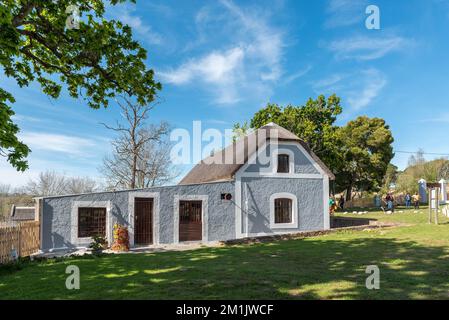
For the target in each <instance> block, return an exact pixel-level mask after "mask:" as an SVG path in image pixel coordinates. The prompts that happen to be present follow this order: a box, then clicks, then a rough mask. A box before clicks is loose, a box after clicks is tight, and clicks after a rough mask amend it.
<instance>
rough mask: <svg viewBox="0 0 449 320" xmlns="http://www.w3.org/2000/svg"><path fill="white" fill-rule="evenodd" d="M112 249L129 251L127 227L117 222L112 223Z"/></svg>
mask: <svg viewBox="0 0 449 320" xmlns="http://www.w3.org/2000/svg"><path fill="white" fill-rule="evenodd" d="M111 249H112V250H113V251H129V233H128V228H127V227H125V226H122V225H120V224H118V223H116V224H115V225H114V243H113V245H112V247H111Z"/></svg>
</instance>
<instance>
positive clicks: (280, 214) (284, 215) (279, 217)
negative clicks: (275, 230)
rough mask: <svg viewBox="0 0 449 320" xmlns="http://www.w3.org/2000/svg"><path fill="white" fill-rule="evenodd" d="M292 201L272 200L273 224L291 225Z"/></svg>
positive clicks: (283, 199)
mask: <svg viewBox="0 0 449 320" xmlns="http://www.w3.org/2000/svg"><path fill="white" fill-rule="evenodd" d="M292 215H293V212H292V199H285V198H279V199H275V200H274V223H292Z"/></svg>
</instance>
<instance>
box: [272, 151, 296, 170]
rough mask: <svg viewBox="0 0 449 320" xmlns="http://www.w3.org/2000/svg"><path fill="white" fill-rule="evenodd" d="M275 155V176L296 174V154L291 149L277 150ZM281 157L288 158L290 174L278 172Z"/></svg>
mask: <svg viewBox="0 0 449 320" xmlns="http://www.w3.org/2000/svg"><path fill="white" fill-rule="evenodd" d="M273 154H274V159H273V162H274V172H273V174H278V175H289V176H290V175H291V174H294V173H295V154H294V153H293V151H292V150H289V149H277V150H275V151H274V152H273ZM279 155H286V156H288V172H278V165H279V164H278V160H279V158H278V157H279Z"/></svg>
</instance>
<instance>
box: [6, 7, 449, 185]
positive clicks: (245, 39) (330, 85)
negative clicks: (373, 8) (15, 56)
mask: <svg viewBox="0 0 449 320" xmlns="http://www.w3.org/2000/svg"><path fill="white" fill-rule="evenodd" d="M370 4H374V5H377V6H378V7H379V8H380V14H381V29H380V30H368V29H366V27H365V19H366V17H367V15H366V14H365V9H366V7H367V6H368V5H370ZM107 14H108V17H111V18H118V19H121V20H122V21H124V22H125V23H127V24H129V25H130V26H131V27H133V29H134V34H135V37H136V39H138V40H140V41H141V43H142V45H143V46H144V47H145V48H147V50H148V52H149V56H148V61H147V63H148V66H149V67H151V68H153V69H154V70H155V72H156V77H157V79H158V80H160V81H161V82H162V83H163V90H162V91H161V93H160V101H159V104H158V105H157V107H156V108H155V109H154V110H153V112H152V113H151V121H152V122H159V121H161V120H166V121H168V122H169V123H170V124H171V125H172V126H173V127H175V128H185V129H188V130H191V128H192V121H194V120H201V121H202V125H203V129H206V128H217V129H219V130H224V129H226V128H230V127H231V126H232V124H233V123H235V122H241V121H244V120H247V119H249V118H250V117H251V116H252V115H253V114H254V112H256V111H257V110H258V109H260V108H261V107H263V106H264V105H265V104H266V103H267V102H273V103H279V104H283V105H284V104H288V103H292V104H296V105H300V104H303V103H304V102H305V101H306V100H307V99H308V98H309V97H316V96H317V95H319V94H322V93H323V94H326V95H329V94H332V93H336V94H337V95H339V96H340V97H341V98H342V106H343V108H344V112H343V114H342V115H341V117H340V118H339V120H338V124H339V125H343V124H345V123H346V122H347V121H348V120H350V119H353V118H355V117H356V116H358V115H368V116H371V117H375V116H376V117H382V118H384V119H386V121H387V123H388V124H389V125H390V126H391V129H392V131H393V134H394V137H395V143H394V147H395V150H397V151H416V150H418V149H419V148H423V149H424V151H426V152H429V153H442V154H448V153H449V146H448V144H447V142H446V140H447V138H446V132H448V130H447V129H448V128H449V102H448V99H447V98H446V96H445V95H446V94H447V93H448V92H449V81H448V75H449V62H448V57H449V38H448V33H447V30H449V1H446V0H432V1H429V0H395V1H391V0H387V1H364V0H360V1H354V0H318V1H309V0H301V1H299V0H291V1H287V0H285V1H282V0H278V1H273V0H270V1H229V0H223V1H200V0H197V1H180V0H178V1H166V0H165V1H142V0H141V1H138V3H137V5H132V4H127V5H120V6H116V7H109V9H108V13H107ZM0 86H1V87H2V88H4V89H6V90H8V91H10V92H11V93H13V95H14V96H15V97H16V100H17V102H16V103H15V104H14V106H13V108H14V110H15V111H16V113H17V115H16V117H15V120H16V122H17V123H18V124H19V125H20V127H21V129H22V132H21V134H20V135H21V137H22V139H23V140H24V141H25V142H26V143H28V144H29V145H30V147H31V148H32V151H33V152H32V154H31V156H30V157H29V160H30V170H29V171H27V172H26V173H23V174H21V173H17V172H15V170H14V169H12V168H10V166H9V165H8V164H7V163H6V161H5V159H0V182H2V183H9V184H12V185H15V186H18V185H21V184H23V183H25V182H26V181H27V180H28V179H29V178H32V177H35V176H36V175H37V174H38V173H39V172H40V171H42V170H47V169H50V170H56V171H59V172H64V173H66V174H68V175H82V176H85V175H87V176H91V177H99V176H100V174H99V173H98V170H97V169H98V167H99V165H100V163H101V159H102V158H103V156H104V155H105V154H106V153H107V152H109V150H110V145H109V140H110V139H111V138H112V137H113V136H112V134H111V132H109V131H108V130H106V129H104V128H103V127H102V126H101V125H100V122H105V123H110V124H112V123H114V122H115V120H116V119H119V117H120V115H119V113H118V109H117V107H116V106H114V105H112V106H111V107H110V108H108V109H106V110H91V109H89V108H88V106H87V104H86V103H85V102H84V101H83V100H82V99H79V100H74V99H72V98H70V97H68V96H67V95H65V94H64V95H62V96H61V98H60V99H58V100H52V99H50V98H48V97H46V96H44V95H43V94H42V93H41V92H40V91H39V87H38V86H36V85H32V86H30V87H28V88H24V89H20V88H18V87H17V86H16V85H15V83H14V82H13V80H12V79H7V78H5V76H4V75H2V77H1V78H0ZM408 157H409V155H408V154H402V153H397V155H396V157H395V158H394V160H393V162H394V163H395V164H396V165H398V166H399V167H400V168H404V167H405V166H406V164H407V159H408ZM427 158H428V159H431V158H433V156H431V155H428V156H427ZM184 169H187V168H184Z"/></svg>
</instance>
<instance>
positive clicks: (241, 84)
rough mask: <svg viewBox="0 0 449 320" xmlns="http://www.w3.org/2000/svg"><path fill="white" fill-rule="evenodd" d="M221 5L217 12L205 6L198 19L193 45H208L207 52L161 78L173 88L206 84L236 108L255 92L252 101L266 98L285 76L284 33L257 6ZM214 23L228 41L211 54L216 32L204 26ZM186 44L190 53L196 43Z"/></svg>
mask: <svg viewBox="0 0 449 320" xmlns="http://www.w3.org/2000/svg"><path fill="white" fill-rule="evenodd" d="M220 4H221V5H220V7H219V8H216V7H210V6H208V7H203V8H202V9H200V10H199V12H198V13H197V15H196V18H195V22H196V24H197V25H199V27H198V30H200V31H199V33H200V35H199V36H200V41H197V42H196V43H194V44H195V45H202V44H205V45H208V47H207V49H208V50H209V51H208V52H207V53H206V54H203V55H200V56H197V57H193V58H191V59H189V60H188V61H187V62H184V63H182V64H181V65H180V66H179V67H177V68H172V69H168V70H167V69H166V70H164V71H162V72H160V73H159V75H160V76H161V78H162V81H165V82H168V83H172V84H175V85H185V84H188V83H192V82H195V83H202V84H204V85H205V87H206V88H207V90H210V91H211V92H212V93H213V94H214V96H215V97H216V99H215V102H217V103H220V104H233V103H235V102H238V101H240V100H242V99H244V98H248V94H247V93H248V92H251V98H254V97H257V96H263V99H265V100H266V99H267V98H268V97H269V95H270V94H271V92H272V89H271V88H272V86H273V85H274V84H275V83H276V81H278V80H279V78H280V77H281V75H282V74H283V70H282V63H281V62H282V61H281V60H282V55H283V49H284V46H285V45H284V38H283V33H282V32H281V31H280V30H277V29H275V28H274V27H272V26H270V24H269V16H270V15H269V14H268V13H267V12H261V11H259V10H258V9H254V8H251V9H249V8H245V9H244V10H243V9H242V8H240V7H238V6H237V5H235V4H234V3H233V2H231V1H228V0H222V1H220ZM223 9H225V10H223ZM211 23H216V24H217V25H216V27H217V29H219V31H220V32H222V33H224V34H225V39H226V40H225V41H224V42H222V43H221V44H220V48H216V49H213V50H210V49H209V48H210V46H211V45H210V43H212V42H214V40H216V38H217V35H216V34H215V33H214V31H216V30H215V29H214V28H212V27H210V28H204V25H206V24H207V25H208V26H209V24H211ZM205 30H207V31H208V32H209V34H208V35H206V34H205ZM188 45H189V50H190V49H191V46H192V45H193V43H192V42H190V43H189V44H188Z"/></svg>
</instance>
